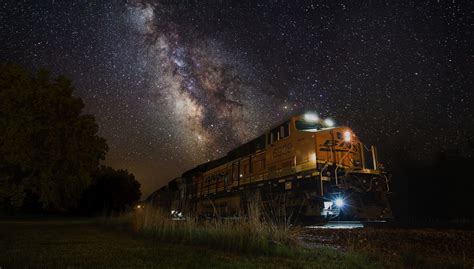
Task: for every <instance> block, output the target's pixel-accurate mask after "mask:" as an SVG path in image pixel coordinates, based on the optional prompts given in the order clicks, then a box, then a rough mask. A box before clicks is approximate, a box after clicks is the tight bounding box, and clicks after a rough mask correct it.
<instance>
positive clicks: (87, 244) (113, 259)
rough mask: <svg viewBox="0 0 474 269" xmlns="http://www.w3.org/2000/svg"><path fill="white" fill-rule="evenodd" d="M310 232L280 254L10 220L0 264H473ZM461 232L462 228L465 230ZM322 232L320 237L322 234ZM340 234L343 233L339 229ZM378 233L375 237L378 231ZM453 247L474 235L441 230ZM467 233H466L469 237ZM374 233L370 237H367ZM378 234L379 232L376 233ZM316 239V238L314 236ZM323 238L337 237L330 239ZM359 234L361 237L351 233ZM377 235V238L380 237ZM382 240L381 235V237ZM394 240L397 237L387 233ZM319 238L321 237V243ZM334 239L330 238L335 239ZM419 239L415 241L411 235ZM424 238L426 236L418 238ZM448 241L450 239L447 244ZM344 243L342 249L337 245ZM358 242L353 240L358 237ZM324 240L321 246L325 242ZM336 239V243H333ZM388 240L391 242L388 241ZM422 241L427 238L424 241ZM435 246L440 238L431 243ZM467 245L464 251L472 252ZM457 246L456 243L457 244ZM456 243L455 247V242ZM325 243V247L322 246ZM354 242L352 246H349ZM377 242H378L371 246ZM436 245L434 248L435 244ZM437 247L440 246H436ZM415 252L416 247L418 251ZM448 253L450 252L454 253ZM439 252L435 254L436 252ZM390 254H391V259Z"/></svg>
mask: <svg viewBox="0 0 474 269" xmlns="http://www.w3.org/2000/svg"><path fill="white" fill-rule="evenodd" d="M334 233H337V231H330V232H328V231H321V232H319V231H311V232H310V234H305V233H303V234H302V235H303V236H304V237H305V238H306V239H305V241H306V242H313V243H315V242H316V243H318V244H319V245H318V246H317V247H315V246H314V245H313V246H312V247H311V248H310V249H305V250H304V251H301V250H298V251H296V250H295V251H294V252H292V251H290V252H286V253H283V254H281V255H279V254H262V253H254V254H252V253H245V254H244V253H243V252H242V251H238V250H236V251H232V250H226V251H223V250H219V249H217V248H213V247H209V246H199V245H192V244H191V245H190V244H177V243H170V242H166V241H164V240H156V239H154V238H150V237H146V236H144V235H140V234H137V233H133V232H131V231H129V230H127V229H125V230H124V229H120V228H116V229H113V228H111V227H110V226H104V225H102V224H98V223H97V221H95V220H87V219H84V220H81V219H79V220H71V219H51V220H47V219H46V220H34V221H32V220H30V221H28V220H8V221H0V249H1V250H2V251H1V252H0V267H1V268H2V269H4V268H419V267H424V268H433V267H438V268H446V267H449V268H463V267H464V268H471V266H472V265H470V262H471V261H472V253H466V252H464V254H462V253H461V254H457V255H460V256H455V257H453V259H455V258H456V257H462V256H463V255H464V257H465V258H464V260H457V261H456V260H446V261H444V263H443V262H440V261H439V259H438V258H439V257H438V258H435V259H433V261H430V260H429V259H426V257H425V256H422V257H421V258H418V256H417V255H416V254H415V253H411V254H410V253H408V254H403V253H402V255H401V256H398V255H393V256H390V254H388V256H386V255H387V254H384V253H383V252H380V253H378V252H374V250H373V249H372V252H366V251H367V249H365V250H364V251H358V250H357V248H356V246H357V245H356V243H352V244H347V242H350V239H348V238H351V236H350V235H348V234H347V232H343V233H346V234H344V235H341V236H337V235H335V234H334ZM461 233H462V232H461ZM319 234H321V236H322V237H318V236H319ZM338 234H339V233H338ZM374 236H375V235H374ZM440 236H442V237H445V238H444V240H445V241H440V242H439V243H440V244H443V245H446V246H447V248H451V249H452V251H458V248H459V247H462V246H463V244H466V242H467V244H469V240H471V239H472V233H471V232H467V233H466V234H463V236H461V238H464V241H461V242H458V243H456V242H457V241H456V240H452V239H453V238H450V237H449V236H447V237H446V236H445V235H443V234H441V235H440ZM466 236H467V237H466ZM369 237H370V236H369ZM375 237H377V236H375ZM315 238H317V239H315ZM323 238H334V242H329V243H328V242H327V241H325V240H326V239H324V240H323ZM353 238H357V237H353ZM377 238H378V237H377ZM382 238H383V237H382ZM389 238H392V239H393V237H389ZM318 240H319V241H318ZM331 240H332V239H331ZM413 240H415V239H413ZM420 240H423V237H421V238H420ZM446 240H447V241H449V243H446ZM341 242H346V243H344V244H340V245H341V247H340V249H337V247H334V246H335V245H338V244H339V243H341ZM354 242H355V241H354ZM321 243H322V244H321ZM333 243H334V244H333ZM386 243H387V244H390V242H386ZM422 243H423V242H422ZM428 243H430V244H433V243H434V244H436V242H428ZM470 243H471V245H470V246H466V247H467V248H465V251H470V248H469V247H472V241H470ZM453 244H454V245H453ZM456 244H457V245H456ZM321 245H327V246H323V247H321ZM348 246H349V247H350V246H352V247H353V249H348ZM371 246H376V245H373V244H372V245H371ZM431 249H433V248H431ZM435 249H436V248H435ZM415 250H416V249H415ZM451 254H452V252H451V253H448V254H447V255H451ZM434 255H435V254H434ZM387 257H390V258H387Z"/></svg>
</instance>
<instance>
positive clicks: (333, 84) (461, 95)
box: [0, 0, 474, 194]
mask: <svg viewBox="0 0 474 269" xmlns="http://www.w3.org/2000/svg"><path fill="white" fill-rule="evenodd" d="M254 2H256V1H250V0H248V1H235V2H230V1H224V0H221V1H207V2H206V1H178V0H176V1H169V0H168V1H164V2H160V1H107V2H105V1H59V0H56V1H54V0H41V1H38V0H31V1H18V0H7V1H5V0H3V1H2V2H1V4H0V5H1V6H0V40H1V50H0V61H2V62H4V61H11V62H15V63H19V64H22V65H23V66H25V67H27V68H30V69H31V70H36V69H37V68H39V67H46V68H48V69H50V70H51V71H52V73H53V75H59V74H64V75H66V76H68V77H69V78H71V79H72V80H73V83H74V86H75V89H76V90H75V93H74V94H75V95H77V96H80V97H81V98H82V99H83V100H84V103H85V104H86V113H91V114H94V115H95V117H96V119H97V122H98V124H99V126H100V135H101V136H103V137H105V138H106V139H107V142H108V145H109V147H110V150H109V152H108V154H107V159H106V161H105V164H108V165H111V166H113V167H115V168H126V169H128V170H129V171H131V172H133V173H134V174H135V175H136V177H137V179H138V180H139V181H140V182H141V183H142V191H143V192H144V193H145V194H149V193H150V192H151V191H153V190H154V189H156V188H157V187H159V186H161V185H163V184H164V183H165V182H166V181H168V180H170V179H171V178H173V177H175V176H177V175H179V174H181V173H182V172H183V171H185V170H186V169H189V168H192V167H194V166H195V165H197V164H199V163H202V162H204V161H207V160H210V159H214V158H217V157H220V156H223V155H225V154H226V152H227V151H228V150H230V149H232V148H233V147H235V146H237V145H239V144H241V143H243V142H245V141H247V140H250V139H252V138H254V137H255V136H257V135H259V134H261V133H262V132H264V131H265V130H267V129H268V128H270V127H271V126H272V125H275V124H277V123H279V122H280V121H282V120H285V119H286V118H288V117H289V116H291V115H294V114H297V113H302V112H305V111H316V112H317V113H318V114H319V115H321V116H322V117H331V118H332V119H334V120H335V121H336V123H337V124H340V125H348V126H350V127H352V128H353V129H354V131H355V132H356V134H358V135H359V137H361V139H362V140H363V141H365V142H366V143H367V144H375V145H377V146H378V147H379V154H380V155H381V158H382V162H384V163H385V164H386V167H387V169H388V170H390V169H392V170H396V169H397V166H398V165H399V163H400V160H401V156H402V157H403V159H410V158H411V159H414V160H417V161H423V160H429V159H432V158H433V156H434V153H435V152H438V151H440V150H445V149H462V148H465V147H466V144H467V143H468V140H469V139H472V137H473V133H474V131H473V129H474V117H473V116H472V115H473V112H474V105H473V103H472V102H473V101H474V98H473V95H474V93H473V70H474V64H473V60H474V57H473V55H474V54H473V48H474V46H473V42H472V40H474V38H473V35H472V30H473V21H474V20H473V7H472V4H469V1H463V2H459V1H410V2H405V1H390V2H387V3H383V2H382V1H353V2H339V3H335V2H338V1H327V2H326V1H324V2H323V1H288V2H284V1H265V4H263V3H262V4H257V3H254ZM262 2H263V1H262ZM290 2H291V3H290ZM398 2H405V3H398Z"/></svg>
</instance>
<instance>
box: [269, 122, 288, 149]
mask: <svg viewBox="0 0 474 269" xmlns="http://www.w3.org/2000/svg"><path fill="white" fill-rule="evenodd" d="M288 136H290V123H289V122H285V123H284V124H282V125H280V126H278V127H276V128H274V129H273V130H271V131H270V132H269V133H268V143H270V144H273V143H275V142H276V141H278V140H280V139H282V138H285V137H288Z"/></svg>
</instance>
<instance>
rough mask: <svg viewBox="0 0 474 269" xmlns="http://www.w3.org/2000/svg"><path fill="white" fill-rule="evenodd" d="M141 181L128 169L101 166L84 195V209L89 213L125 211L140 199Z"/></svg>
mask: <svg viewBox="0 0 474 269" xmlns="http://www.w3.org/2000/svg"><path fill="white" fill-rule="evenodd" d="M140 196H141V192H140V183H139V182H138V181H137V180H135V176H134V175H133V174H131V173H129V172H128V171H126V170H114V169H112V168H111V167H106V166H101V167H100V169H98V170H97V171H96V172H95V173H93V175H92V184H91V185H90V186H89V187H88V188H87V189H86V190H85V191H84V193H83V195H82V203H81V204H82V210H84V211H86V213H88V214H97V213H105V214H110V213H112V212H123V211H124V210H125V209H126V208H127V207H131V206H132V205H133V204H134V203H135V202H137V201H138V200H139V199H140Z"/></svg>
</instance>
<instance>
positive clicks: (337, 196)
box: [145, 113, 392, 223]
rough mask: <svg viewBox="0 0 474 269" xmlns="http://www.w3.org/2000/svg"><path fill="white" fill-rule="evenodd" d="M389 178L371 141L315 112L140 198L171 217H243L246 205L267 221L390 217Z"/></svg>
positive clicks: (287, 122) (296, 119)
mask: <svg viewBox="0 0 474 269" xmlns="http://www.w3.org/2000/svg"><path fill="white" fill-rule="evenodd" d="M389 179H390V177H389V175H388V174H387V173H386V172H385V171H384V169H383V166H382V165H381V164H380V163H379V160H378V157H377V150H376V148H375V146H371V147H370V148H367V147H366V146H365V145H364V144H363V143H362V142H361V141H360V140H359V138H358V137H357V136H356V134H355V133H354V132H353V131H352V130H351V129H350V128H349V127H346V126H335V124H334V122H333V121H332V120H331V119H321V118H319V117H318V116H317V114H315V113H305V114H302V115H296V116H293V117H291V118H290V119H288V120H286V121H284V122H282V123H280V124H278V125H276V126H275V127H274V128H272V129H270V130H268V131H267V132H265V133H264V134H262V135H261V136H259V137H257V138H255V139H253V140H251V141H249V142H247V143H245V144H243V145H241V146H239V147H237V148H235V149H233V150H231V151H229V152H228V153H227V155H226V156H224V157H222V158H220V159H217V160H213V161H210V162H207V163H204V164H201V165H198V166H197V167H195V168H193V169H191V170H189V171H186V172H184V173H183V174H182V175H181V177H178V178H175V179H173V180H171V181H170V182H169V183H168V184H167V185H165V186H163V187H162V188H160V189H159V190H157V191H155V192H154V193H152V194H151V195H150V196H149V197H148V198H147V199H146V200H145V203H149V204H151V205H154V206H160V207H162V208H165V209H166V210H169V212H171V213H172V214H173V216H174V217H184V216H187V215H194V216H199V217H204V218H216V217H218V218H236V217H239V218H241V217H245V216H246V214H247V213H248V208H249V205H250V203H253V202H255V201H258V204H259V207H260V208H261V209H262V212H264V213H265V214H266V215H267V216H271V217H272V218H273V219H281V218H288V219H290V218H291V221H295V222H304V223H316V222H324V221H328V220H331V219H334V218H339V219H340V218H344V219H351V220H384V219H390V218H392V212H391V209H390V205H389V201H388V196H389V193H390V186H389Z"/></svg>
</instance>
